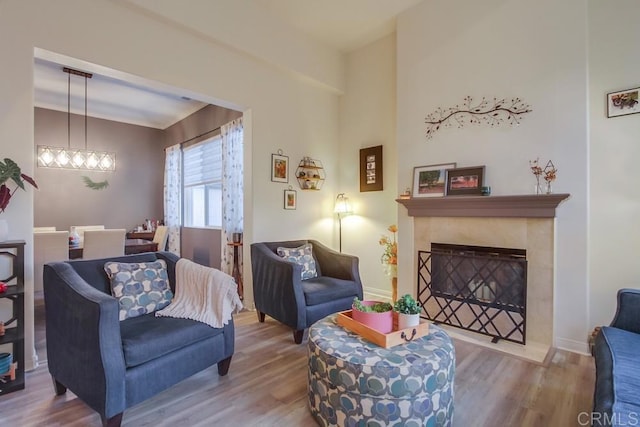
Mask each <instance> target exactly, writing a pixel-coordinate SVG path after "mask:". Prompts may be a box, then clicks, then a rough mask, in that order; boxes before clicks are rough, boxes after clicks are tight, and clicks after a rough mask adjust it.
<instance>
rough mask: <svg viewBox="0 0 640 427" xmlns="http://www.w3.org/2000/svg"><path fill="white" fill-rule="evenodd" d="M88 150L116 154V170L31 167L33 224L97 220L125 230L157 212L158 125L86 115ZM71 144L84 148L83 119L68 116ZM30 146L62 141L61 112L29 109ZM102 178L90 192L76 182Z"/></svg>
mask: <svg viewBox="0 0 640 427" xmlns="http://www.w3.org/2000/svg"><path fill="white" fill-rule="evenodd" d="M87 129H88V132H87V133H88V138H87V147H88V148H89V149H96V150H104V151H111V152H115V153H116V170H115V171H113V172H88V171H76V170H61V169H49V168H39V167H37V168H35V176H34V178H35V180H36V182H37V183H38V186H39V188H40V189H39V190H38V191H36V192H35V195H34V226H36V227H40V226H55V227H56V228H57V229H58V230H68V229H69V227H70V226H71V225H92V224H102V225H104V226H105V227H107V228H125V229H127V230H128V229H131V228H133V227H134V226H135V225H137V224H142V223H143V222H144V220H145V219H147V218H158V219H161V218H163V217H164V215H163V205H162V197H163V195H162V191H163V190H162V186H163V184H162V183H163V179H164V178H163V176H164V168H163V165H164V153H163V151H162V142H163V132H162V131H161V130H158V129H153V128H148V127H143V126H136V125H130V124H126V123H118V122H113V121H109V120H102V119H94V118H91V117H89V119H88V123H87ZM71 130H72V134H71V147H72V148H74V147H77V148H83V147H84V117H83V116H77V115H72V121H71ZM34 141H35V145H53V146H63V147H64V146H66V145H67V113H63V112H59V111H53V110H46V109H42V108H35V109H34ZM82 176H88V177H89V178H91V180H93V181H94V182H100V181H104V180H107V181H109V186H108V187H107V188H105V189H103V190H92V189H90V188H88V187H87V186H86V185H85V184H84V182H83V181H82Z"/></svg>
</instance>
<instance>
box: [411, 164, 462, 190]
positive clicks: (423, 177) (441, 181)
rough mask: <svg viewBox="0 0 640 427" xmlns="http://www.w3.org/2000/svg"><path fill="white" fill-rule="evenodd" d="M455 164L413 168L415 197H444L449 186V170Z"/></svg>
mask: <svg viewBox="0 0 640 427" xmlns="http://www.w3.org/2000/svg"><path fill="white" fill-rule="evenodd" d="M455 167H456V164H455V163H442V164H439V165H429V166H416V167H415V168H413V197H442V196H444V194H445V187H446V184H447V169H453V168H455Z"/></svg>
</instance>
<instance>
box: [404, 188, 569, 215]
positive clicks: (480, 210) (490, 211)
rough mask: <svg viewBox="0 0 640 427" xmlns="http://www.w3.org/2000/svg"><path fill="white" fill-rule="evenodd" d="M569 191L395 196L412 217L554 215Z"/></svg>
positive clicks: (567, 196)
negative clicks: (505, 194) (408, 197)
mask: <svg viewBox="0 0 640 427" xmlns="http://www.w3.org/2000/svg"><path fill="white" fill-rule="evenodd" d="M569 196H570V194H541V195H537V196H536V195H515V196H445V197H412V198H410V199H396V202H398V203H400V204H402V205H404V206H405V207H406V208H407V211H408V213H409V216H414V217H476V218H477V217H493V218H554V217H555V216H556V207H558V205H559V204H560V203H561V202H562V201H563V200H565V199H567V198H569Z"/></svg>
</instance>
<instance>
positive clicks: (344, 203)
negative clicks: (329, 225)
mask: <svg viewBox="0 0 640 427" xmlns="http://www.w3.org/2000/svg"><path fill="white" fill-rule="evenodd" d="M333 212H334V213H337V214H349V213H351V212H352V210H351V205H350V204H349V198H348V197H347V196H345V195H344V193H340V194H338V196H337V197H336V205H335V208H334V209H333Z"/></svg>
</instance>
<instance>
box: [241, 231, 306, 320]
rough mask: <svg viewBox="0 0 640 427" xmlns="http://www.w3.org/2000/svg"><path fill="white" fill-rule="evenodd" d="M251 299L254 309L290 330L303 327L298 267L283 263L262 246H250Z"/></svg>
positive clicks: (302, 300)
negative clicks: (252, 298)
mask: <svg viewBox="0 0 640 427" xmlns="http://www.w3.org/2000/svg"><path fill="white" fill-rule="evenodd" d="M251 270H252V274H253V297H254V300H255V304H256V308H257V309H258V310H259V311H261V312H263V313H265V314H268V315H269V316H271V317H274V318H276V319H278V320H280V321H281V322H282V323H284V324H285V325H288V326H291V327H292V328H294V329H304V328H305V327H306V312H305V311H304V309H302V310H299V307H302V308H304V307H305V299H304V292H303V290H302V285H301V278H300V277H301V275H302V266H300V265H298V264H296V263H294V262H289V261H285V260H284V259H282V258H281V257H279V256H278V255H276V254H275V253H273V251H272V250H271V249H269V247H268V246H266V245H265V244H263V243H254V244H252V245H251Z"/></svg>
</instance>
